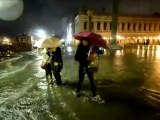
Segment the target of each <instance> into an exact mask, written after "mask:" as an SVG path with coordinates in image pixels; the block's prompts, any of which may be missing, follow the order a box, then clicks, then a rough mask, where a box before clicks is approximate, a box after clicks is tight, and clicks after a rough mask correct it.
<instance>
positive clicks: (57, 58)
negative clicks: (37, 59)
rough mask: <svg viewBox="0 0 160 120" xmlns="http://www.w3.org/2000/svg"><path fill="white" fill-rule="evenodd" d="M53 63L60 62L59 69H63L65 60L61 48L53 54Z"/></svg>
mask: <svg viewBox="0 0 160 120" xmlns="http://www.w3.org/2000/svg"><path fill="white" fill-rule="evenodd" d="M51 61H52V62H58V63H59V67H60V68H61V69H62V67H63V59H62V53H61V48H60V47H57V48H56V50H55V51H54V52H52V58H51Z"/></svg>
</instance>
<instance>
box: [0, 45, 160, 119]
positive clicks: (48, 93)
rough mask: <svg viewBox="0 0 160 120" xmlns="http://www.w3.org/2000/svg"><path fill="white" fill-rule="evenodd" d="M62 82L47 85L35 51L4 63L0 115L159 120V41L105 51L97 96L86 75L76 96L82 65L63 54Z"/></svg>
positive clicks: (0, 67) (1, 65)
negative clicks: (150, 44)
mask: <svg viewBox="0 0 160 120" xmlns="http://www.w3.org/2000/svg"><path fill="white" fill-rule="evenodd" d="M63 58H64V69H63V71H62V79H63V82H64V85H62V86H56V85H48V84H47V82H46V80H45V73H44V71H43V70H42V69H41V68H40V62H41V57H40V56H37V55H36V54H35V52H28V53H22V54H21V55H20V56H18V57H17V58H12V59H8V60H5V61H2V62H0V91H1V92H0V120H90V119H92V120H106V119H107V120H159V119H160V74H159V73H160V48H159V46H156V47H155V46H153V47H150V46H149V47H143V48H140V47H139V48H138V49H124V50H122V51H116V52H109V51H107V52H106V55H103V56H100V63H99V71H98V72H97V73H95V79H96V83H97V92H98V96H97V97H96V98H92V97H91V95H90V94H91V93H90V85H89V81H88V79H87V77H86V78H85V81H84V84H83V91H82V92H83V95H82V97H80V98H77V97H76V96H75V89H76V83H77V78H78V74H77V71H78V64H77V63H76V62H74V60H73V56H72V55H64V56H63Z"/></svg>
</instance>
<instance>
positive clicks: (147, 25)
mask: <svg viewBox="0 0 160 120" xmlns="http://www.w3.org/2000/svg"><path fill="white" fill-rule="evenodd" d="M146 31H149V24H148V23H147V24H146Z"/></svg>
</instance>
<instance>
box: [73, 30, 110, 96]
mask: <svg viewBox="0 0 160 120" xmlns="http://www.w3.org/2000/svg"><path fill="white" fill-rule="evenodd" d="M73 37H74V38H75V39H77V40H80V44H79V45H78V48H77V51H76V54H75V60H76V61H78V62H79V82H78V85H77V90H76V93H77V96H78V97H79V96H80V90H81V84H82V82H83V80H84V76H85V74H87V75H88V78H89V80H90V84H91V92H92V96H96V86H95V82H94V71H95V70H96V69H95V68H94V67H93V66H92V63H93V60H95V58H96V57H97V55H96V54H95V52H94V51H95V50H94V49H92V48H93V46H97V47H103V48H105V49H108V48H109V47H108V46H107V44H106V42H105V40H103V38H102V36H101V35H99V34H96V33H93V32H80V33H78V34H75V35H74V36H73ZM93 68H94V69H93Z"/></svg>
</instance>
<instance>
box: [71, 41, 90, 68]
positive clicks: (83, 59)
mask: <svg viewBox="0 0 160 120" xmlns="http://www.w3.org/2000/svg"><path fill="white" fill-rule="evenodd" d="M89 50H90V46H83V45H82V44H79V46H78V48H77V51H76V54H75V58H74V59H75V60H76V61H78V62H79V63H80V65H83V66H88V65H89V61H88V53H89Z"/></svg>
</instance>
